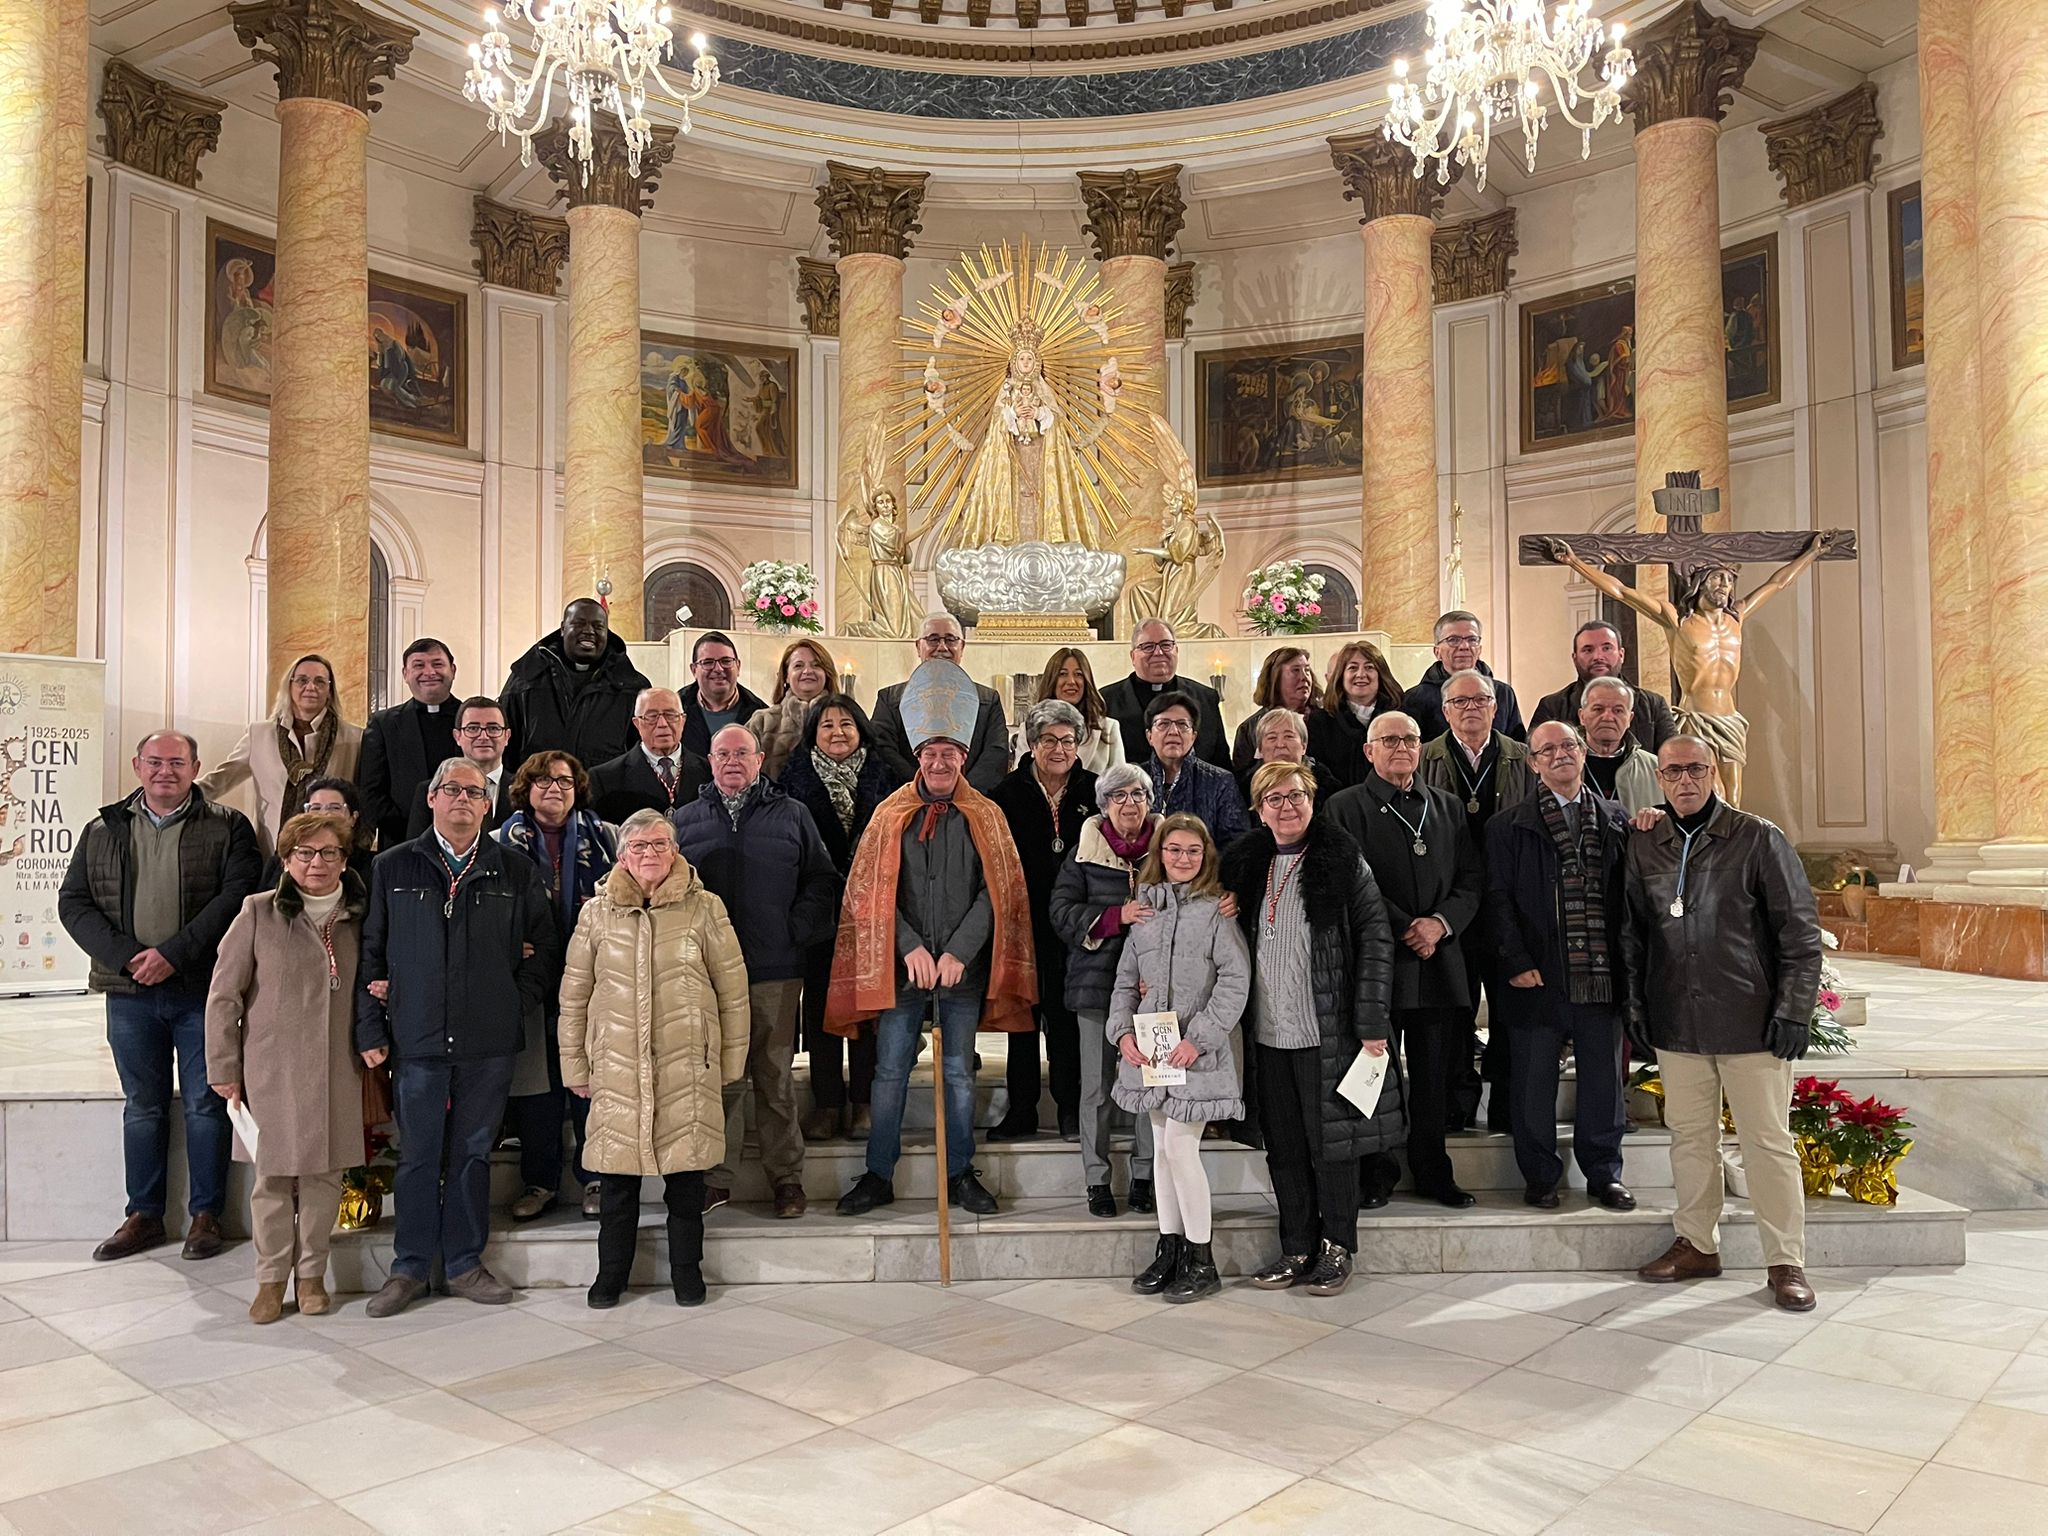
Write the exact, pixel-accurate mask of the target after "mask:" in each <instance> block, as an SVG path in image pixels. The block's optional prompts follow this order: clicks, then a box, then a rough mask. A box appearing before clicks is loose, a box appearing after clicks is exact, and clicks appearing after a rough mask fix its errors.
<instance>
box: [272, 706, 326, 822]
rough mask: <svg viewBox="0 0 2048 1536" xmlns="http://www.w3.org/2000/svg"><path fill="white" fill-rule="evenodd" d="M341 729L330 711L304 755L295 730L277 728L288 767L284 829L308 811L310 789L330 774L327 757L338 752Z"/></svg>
mask: <svg viewBox="0 0 2048 1536" xmlns="http://www.w3.org/2000/svg"><path fill="white" fill-rule="evenodd" d="M338 729H339V725H338V717H337V716H336V714H335V711H334V710H333V708H332V707H330V708H329V709H328V710H327V712H326V713H325V714H323V715H322V716H321V717H320V724H319V725H318V726H316V727H315V728H314V730H313V736H312V750H311V751H308V752H304V753H301V752H300V751H299V738H298V737H297V736H296V735H294V734H293V732H292V728H291V727H290V726H289V725H280V726H278V727H277V755H278V757H279V758H280V759H281V760H282V761H283V763H284V801H283V803H282V804H281V805H280V806H279V808H278V816H277V824H278V825H279V826H280V827H281V826H283V825H284V824H285V823H286V822H288V821H290V820H291V819H292V818H293V817H294V816H296V815H298V814H299V812H300V811H302V810H304V809H305V808H306V786H307V785H308V784H310V783H311V782H312V781H313V780H315V779H317V778H319V777H320V776H321V775H322V774H324V773H326V772H327V755H328V753H330V752H331V751H333V750H334V734H335V732H336V730H338Z"/></svg>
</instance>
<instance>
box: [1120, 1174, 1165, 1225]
mask: <svg viewBox="0 0 2048 1536" xmlns="http://www.w3.org/2000/svg"><path fill="white" fill-rule="evenodd" d="M1124 1204H1125V1205H1128V1206H1129V1207H1130V1208H1131V1209H1132V1210H1134V1211H1136V1212H1137V1213H1138V1214H1139V1215H1141V1216H1150V1215H1152V1214H1153V1213H1154V1212H1156V1211H1157V1210H1158V1209H1159V1203H1158V1202H1157V1201H1156V1200H1154V1199H1153V1198H1152V1181H1151V1180H1150V1179H1133V1180H1131V1192H1130V1194H1128V1195H1127V1196H1125V1197H1124Z"/></svg>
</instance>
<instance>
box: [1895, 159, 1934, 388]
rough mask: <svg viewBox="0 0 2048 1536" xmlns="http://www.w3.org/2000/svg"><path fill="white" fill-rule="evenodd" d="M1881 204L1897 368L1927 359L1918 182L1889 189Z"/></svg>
mask: <svg viewBox="0 0 2048 1536" xmlns="http://www.w3.org/2000/svg"><path fill="white" fill-rule="evenodd" d="M1885 204H1886V208H1885V212H1886V220H1885V222H1886V224H1887V226H1888V227H1889V228H1888V232H1889V235H1890V246H1891V263H1890V265H1891V279H1892V281H1891V288H1892V368H1893V370H1894V371H1897V370H1898V369H1901V368H1912V367H1915V366H1917V365H1918V364H1920V363H1924V362H1926V361H1927V354H1926V352H1925V350H1924V343H1925V339H1926V332H1925V329H1924V326H1925V306H1926V303H1927V272H1926V267H1925V266H1924V264H1923V263H1922V261H1921V257H1920V251H1921V240H1920V228H1921V225H1920V183H1919V182H1917V181H1916V182H1914V183H1913V184H1912V185H1911V186H1909V187H1894V188H1892V191H1891V195H1890V196H1889V197H1887V198H1886V199H1885Z"/></svg>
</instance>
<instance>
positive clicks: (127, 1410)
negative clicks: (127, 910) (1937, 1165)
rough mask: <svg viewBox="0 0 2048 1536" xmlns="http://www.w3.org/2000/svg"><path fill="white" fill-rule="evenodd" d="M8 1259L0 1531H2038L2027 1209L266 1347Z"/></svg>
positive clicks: (867, 1296) (347, 1335)
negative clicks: (1801, 1275)
mask: <svg viewBox="0 0 2048 1536" xmlns="http://www.w3.org/2000/svg"><path fill="white" fill-rule="evenodd" d="M169 1252H170V1254H171V1256H168V1257H160V1256H155V1255H151V1256H144V1257H141V1258H137V1259H132V1260H129V1261H127V1262H125V1263H121V1264H116V1265H95V1264H93V1263H92V1262H91V1261H90V1259H89V1257H88V1245H86V1244H82V1243H77V1244H74V1243H50V1244H34V1245H32V1244H21V1243H15V1244H0V1536H13V1533H23V1536H42V1533H54V1532H75V1533H103V1532H119V1531H135V1530H149V1531H152V1532H160V1533H183V1532H191V1533H194V1536H198V1533H207V1536H213V1533H226V1532H249V1533H256V1532H263V1533H276V1536H287V1533H288V1536H341V1533H347V1532H389V1533H393V1536H409V1533H414V1532H420V1533H434V1536H444V1533H447V1532H462V1533H465V1536H468V1533H488V1532H497V1533H508V1536H511V1533H528V1532H531V1533H536V1536H538V1533H549V1532H571V1531H574V1532H614V1533H631V1532H640V1533H648V1536H656V1533H659V1536H678V1533H682V1532H706V1533H731V1532H755V1533H762V1536H768V1533H783V1532H791V1533H795V1532H804V1533H810V1532H831V1533H834V1536H841V1533H844V1536H861V1533H867V1532H880V1531H898V1532H921V1533H933V1536H936V1533H940V1532H974V1533H984V1532H995V1531H1001V1532H1003V1533H1005V1536H1011V1533H1015V1536H1030V1533H1039V1532H1048V1533H1049V1532H1069V1531H1090V1532H1093V1531H1105V1530H1107V1531H1126V1532H1140V1533H1159V1536H1168V1533H1181V1532H1189V1533H1192V1532H1204V1531H1217V1532H1229V1533H1250V1532H1288V1533H1297V1532H1302V1533H1306V1532H1320V1531H1330V1532H1337V1531H1344V1532H1353V1531H1370V1532H1373V1533H1375V1536H1469V1533H1472V1532H1491V1533H1504V1536H1533V1533H1537V1532H1545V1533H1550V1536H1610V1533H1619V1532H1629V1533H1651V1536H1681V1533H1714V1536H1726V1533H1730V1532H1740V1533H1742V1536H1795V1533H1807V1536H1811V1533H1819V1532H1836V1531H1868V1532H1877V1533H1880V1536H1922V1533H1924V1536H1957V1533H1976V1532H1997V1533H2000V1536H2024V1533H2029V1532H2048V1213H2044V1212H2022V1213H2006V1214H2002V1215H2001V1214H1989V1215H1978V1216H1975V1217H1973V1218H1972V1219H1971V1235H1970V1262H1969V1264H1968V1265H1967V1267H1963V1268H1958V1269H1954V1270H1915V1271H1898V1272H1890V1271H1883V1270H1861V1271H1855V1272H1840V1271H1837V1272H1826V1271H1822V1272H1818V1273H1816V1274H1815V1276H1814V1280H1815V1282H1816V1285H1817V1287H1818V1289H1819V1292H1820V1302H1821V1305H1820V1308H1819V1310H1818V1311H1816V1312H1815V1313H1813V1314H1811V1315H1809V1316H1806V1317H1794V1316H1790V1315H1788V1314H1784V1313H1780V1312H1776V1311H1774V1310H1772V1309H1771V1308H1770V1307H1769V1306H1768V1305H1767V1304H1766V1302H1765V1301H1764V1300H1763V1299H1762V1298H1761V1295H1760V1292H1759V1282H1760V1276H1758V1275H1756V1274H1754V1273H1748V1274H1730V1275H1729V1276H1727V1277H1726V1278H1724V1279H1722V1280H1720V1281H1716V1282H1711V1283H1707V1284H1702V1285H1697V1286H1692V1287H1686V1288H1673V1289H1666V1288H1662V1287H1650V1286H1644V1285H1640V1284H1638V1283H1636V1282H1635V1281H1633V1279H1632V1278H1630V1277H1628V1276H1626V1275H1622V1274H1611V1273H1608V1274H1594V1273H1587V1274H1570V1273H1567V1274H1542V1275H1514V1274H1467V1275H1418V1276H1400V1277H1384V1278H1378V1277H1375V1278H1371V1279H1367V1278H1363V1277H1361V1278H1360V1279H1358V1280H1356V1281H1354V1282H1353V1284H1352V1286H1351V1288H1350V1289H1349V1290H1348V1291H1347V1292H1345V1293H1344V1294H1343V1295H1342V1296H1340V1297H1336V1298H1331V1299H1325V1300H1318V1299H1315V1298H1311V1297H1306V1296H1301V1295H1295V1294H1286V1293H1282V1294H1278V1295H1272V1294H1265V1293H1260V1292H1256V1291H1252V1290H1250V1289H1249V1288H1246V1287H1244V1286H1242V1285H1241V1284H1233V1285H1232V1286H1231V1288H1230V1289H1228V1290H1227V1291H1226V1292H1225V1294H1224V1295H1223V1296H1222V1297H1221V1298H1218V1299H1216V1300H1212V1301H1208V1302H1204V1303H1201V1304H1199V1305H1196V1306H1192V1307H1185V1308H1177V1307H1168V1306H1166V1305H1164V1304H1161V1303H1158V1302H1154V1301H1150V1300H1147V1299H1144V1298H1140V1297H1134V1296H1133V1295H1131V1294H1130V1292H1129V1290H1128V1289H1127V1288H1126V1287H1125V1286H1124V1285H1123V1284H1121V1283H1120V1282H1114V1281H1084V1280H1075V1281H1039V1282H1035V1283H1018V1282H1000V1281H997V1282H986V1283H979V1284H965V1285H959V1286H955V1287H953V1288H952V1289H951V1290H941V1289H939V1288H938V1287H937V1286H935V1285H916V1284H900V1285H893V1284H869V1285H822V1286H810V1287H783V1286H751V1287H742V1288H739V1289H736V1290H730V1291H719V1292H714V1294H713V1297H712V1302H711V1304H710V1305H709V1306H707V1307H705V1308H704V1309H702V1310H701V1311H695V1312H688V1313H683V1312H679V1311H678V1310H677V1309H676V1308H675V1307H674V1305H673V1304H672V1303H671V1302H670V1301H669V1299H668V1297H667V1296H666V1294H665V1293H655V1292H636V1293H634V1294H633V1295H632V1296H631V1297H630V1299H629V1300H628V1302H627V1303H626V1304H625V1305H623V1306H621V1307H620V1308H619V1309H617V1310H616V1311H613V1312H608V1313H597V1312H591V1311H589V1310H588V1309H587V1308H586V1307H585V1306H584V1304H583V1298H582V1295H581V1293H580V1292H578V1291H531V1292H528V1293H525V1294H524V1295H522V1296H521V1297H520V1298H519V1300H518V1301H517V1302H516V1303H515V1304H514V1305H512V1306H510V1307H505V1308H501V1309H483V1308H478V1307H474V1306H471V1305H469V1304H467V1303H464V1302H461V1301H456V1300H449V1299H442V1300H436V1301H432V1302H429V1303H426V1304H423V1305H421V1306H419V1307H416V1308H415V1309H414V1310H413V1311H412V1312H410V1313H408V1314H406V1315H405V1316H403V1317H402V1318H399V1319H394V1320H390V1321H385V1322H376V1321H371V1320H369V1319H367V1318H365V1317H364V1316H363V1298H361V1297H359V1296H352V1297H349V1298H346V1300H345V1301H344V1303H343V1305H342V1306H341V1307H340V1308H339V1309H338V1310H337V1311H336V1312H335V1313H334V1314H333V1315H331V1316H328V1317H325V1318H318V1319H309V1318H300V1317H297V1316H296V1315H292V1314H288V1315H287V1317H286V1320H285V1321H283V1322H281V1323H278V1324H275V1325H273V1326H270V1327H267V1328H257V1327H254V1326H251V1325H250V1324H249V1323H248V1322H247V1320H246V1318H245V1316H244V1308H245V1305H246V1302H247V1299H248V1297H249V1296H250V1294H251V1291H252V1287H253V1282H252V1281H251V1279H250V1278H249V1275H250V1256H249V1252H248V1249H247V1247H246V1245H239V1246H237V1247H234V1248H231V1249H230V1250H229V1251H228V1252H227V1253H225V1254H223V1255H222V1256H221V1257H219V1258H217V1259H215V1260H212V1261H210V1262H208V1263H205V1264H199V1265H193V1264H186V1263H183V1262H181V1261H180V1260H179V1259H178V1258H176V1257H175V1250H170V1251H169Z"/></svg>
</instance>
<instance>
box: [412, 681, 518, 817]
mask: <svg viewBox="0 0 2048 1536" xmlns="http://www.w3.org/2000/svg"><path fill="white" fill-rule="evenodd" d="M510 735H511V728H510V727H509V726H507V725H506V724H505V711H504V710H502V709H500V708H499V707H498V701H497V700H496V699H494V698H491V697H489V696H488V695H486V694H481V693H480V694H478V695H477V696H476V697H475V698H473V699H464V700H463V701H462V702H461V703H460V704H459V705H457V706H456V709H455V741H456V746H457V748H458V749H459V755H460V756H461V757H462V758H463V760H464V761H466V762H471V763H474V764H476V767H477V771H478V772H479V773H481V774H482V775H483V776H484V788H485V789H486V790H488V791H489V792H490V796H491V803H490V805H489V807H488V808H487V809H486V810H485V811H484V830H485V831H486V832H493V831H496V830H497V827H498V824H499V823H500V822H502V821H504V819H505V818H506V817H508V816H510V815H511V814H512V812H513V809H514V807H513V805H512V799H511V794H510V791H511V788H512V777H513V774H512V770H511V769H510V768H509V767H507V766H506V764H505V741H506V738H507V737H509V736H510ZM435 766H436V767H439V766H440V765H439V764H438V763H437V764H436V765H435ZM433 824H434V813H433V810H432V808H431V807H430V806H429V805H428V803H427V781H426V780H425V779H422V780H420V784H419V788H417V789H415V790H414V791H413V793H412V814H411V815H409V816H408V817H407V818H406V822H405V831H406V836H408V837H419V836H422V835H423V834H424V833H425V832H426V830H427V828H429V827H431V826H432V825H433Z"/></svg>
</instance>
